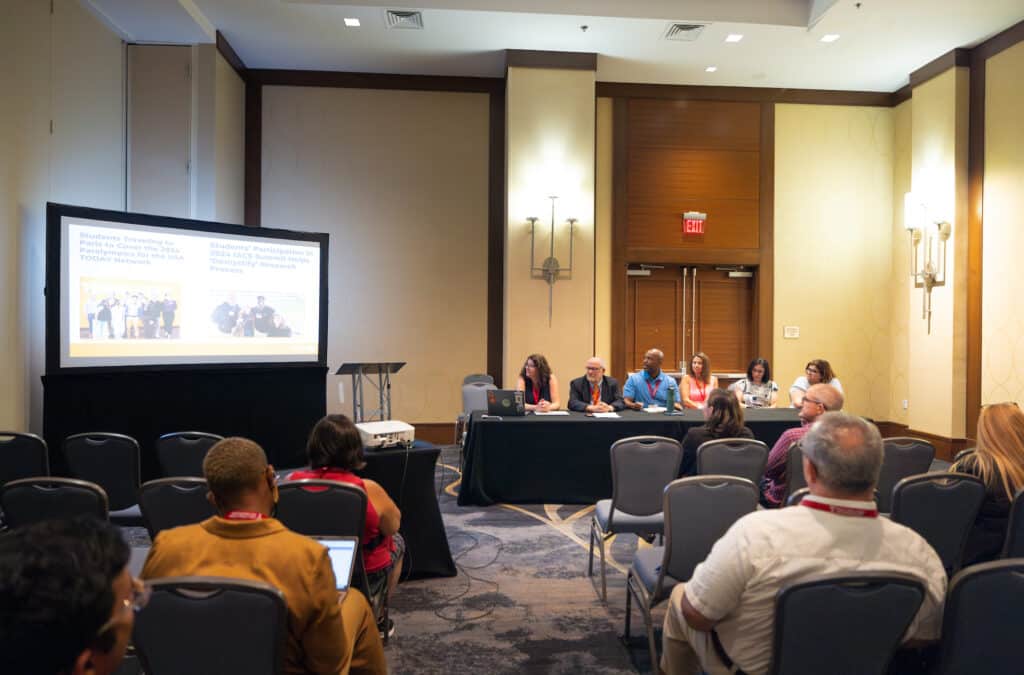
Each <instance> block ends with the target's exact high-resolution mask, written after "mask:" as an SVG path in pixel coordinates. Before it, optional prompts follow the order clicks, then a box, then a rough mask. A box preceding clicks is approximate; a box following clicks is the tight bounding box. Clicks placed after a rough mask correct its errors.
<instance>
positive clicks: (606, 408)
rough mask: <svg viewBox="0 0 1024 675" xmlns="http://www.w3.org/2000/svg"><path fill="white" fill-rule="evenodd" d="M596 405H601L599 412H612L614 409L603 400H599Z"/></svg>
mask: <svg viewBox="0 0 1024 675" xmlns="http://www.w3.org/2000/svg"><path fill="white" fill-rule="evenodd" d="M598 405H599V406H600V407H601V412H613V411H614V410H615V408H613V407H612V406H611V404H609V403H605V402H604V401H601V402H600V403H598Z"/></svg>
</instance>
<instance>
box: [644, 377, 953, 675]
mask: <svg viewBox="0 0 1024 675" xmlns="http://www.w3.org/2000/svg"><path fill="white" fill-rule="evenodd" d="M808 394H812V392H811V391H808ZM803 448H804V461H803V468H804V476H805V477H806V479H807V486H808V488H809V489H810V494H809V495H808V496H806V497H804V499H803V501H802V502H801V504H800V506H793V507H790V508H786V509H781V510H778V511H756V512H754V513H751V514H748V515H746V516H744V517H743V518H740V519H739V520H738V521H737V522H736V523H735V524H734V525H733V526H732V527H731V528H729V530H728V532H726V533H725V535H724V536H723V537H722V538H721V539H719V540H718V541H717V542H716V543H715V545H714V547H712V549H711V553H709V554H708V557H707V559H706V560H704V562H702V563H701V564H699V565H698V566H697V568H696V569H695V570H694V572H693V576H692V577H691V578H690V580H689V581H687V582H686V583H685V584H679V585H677V586H676V587H675V588H674V589H673V590H672V596H671V598H670V600H669V606H668V611H667V612H666V614H665V629H664V633H663V636H664V637H663V644H664V655H663V657H662V669H663V670H664V671H665V672H667V673H669V674H670V675H675V674H677V673H687V674H689V673H699V672H701V669H703V670H704V671H705V672H707V673H710V674H711V675H717V674H718V673H729V672H734V671H733V670H732V668H733V667H735V668H739V669H741V670H742V671H743V672H746V673H750V674H751V675H756V674H760V673H765V672H766V671H767V670H768V668H769V665H770V661H771V655H772V633H773V630H774V618H775V596H776V594H777V593H778V591H779V589H781V588H782V587H784V586H788V585H790V584H794V583H798V582H801V581H806V580H808V579H811V578H814V577H819V576H821V575H825V574H835V573H841V572H854V571H872V572H881V573H885V572H898V573H902V574H909V575H911V576H913V577H916V578H918V579H920V580H921V581H922V582H923V583H924V585H925V599H924V602H923V603H922V604H921V608H920V610H918V613H917V615H916V616H915V617H914V621H913V622H912V623H911V625H910V628H909V629H908V631H907V634H906V638H907V639H914V640H915V641H918V640H935V639H937V638H938V637H939V629H940V624H941V621H942V603H943V599H944V596H945V593H946V572H945V570H944V569H943V567H942V562H941V561H940V560H939V556H938V554H936V553H935V551H934V550H933V549H932V547H931V546H929V545H928V543H927V542H926V541H925V540H924V539H923V538H922V537H921V536H920V535H919V534H917V533H916V532H914V531H912V530H910V529H909V528H907V527H904V526H902V525H899V524H897V523H894V522H892V521H891V520H889V519H888V518H879V517H878V511H877V508H876V506H875V503H874V491H875V485H876V483H877V482H878V474H879V472H880V471H881V467H882V454H883V451H882V438H881V436H880V435H879V433H878V429H876V428H875V426H874V425H873V424H871V423H870V422H866V421H865V420H863V419H861V418H859V417H854V416H852V415H844V414H842V413H829V414H827V415H823V416H822V417H821V419H820V420H819V421H818V422H817V423H815V424H814V426H813V427H812V428H811V430H810V431H809V432H808V433H807V435H806V436H805V437H804V442H803ZM733 664H734V665H733Z"/></svg>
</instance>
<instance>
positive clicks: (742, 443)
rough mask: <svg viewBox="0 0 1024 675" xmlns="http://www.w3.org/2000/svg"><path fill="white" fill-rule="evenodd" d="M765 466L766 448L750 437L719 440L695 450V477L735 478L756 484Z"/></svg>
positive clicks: (766, 460)
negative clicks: (710, 475)
mask: <svg viewBox="0 0 1024 675" xmlns="http://www.w3.org/2000/svg"><path fill="white" fill-rule="evenodd" d="M767 463H768V446H767V445H765V444H764V443H762V442H761V441H755V440H754V439H752V438H720V439H718V440H714V441H708V442H707V443H701V444H700V447H698V448H697V474H698V475H702V474H714V475H718V476H738V477H739V478H746V479H747V480H749V481H751V482H752V483H754V485H757V484H758V483H759V482H760V481H761V477H762V476H764V467H765V464H767Z"/></svg>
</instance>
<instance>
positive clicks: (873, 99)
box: [596, 82, 892, 108]
mask: <svg viewBox="0 0 1024 675" xmlns="http://www.w3.org/2000/svg"><path fill="white" fill-rule="evenodd" d="M596 95H597V96H609V97H612V98H660V99H686V100H690V101H744V102H754V103H813V104H817V105H863V106H876V107H883V108H888V107H890V106H891V105H892V93H890V92H887V91H833V90H828V89H770V88H766V87H707V86H702V85H690V84H633V83H630V82H598V83H597V92H596Z"/></svg>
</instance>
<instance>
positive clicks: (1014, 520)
mask: <svg viewBox="0 0 1024 675" xmlns="http://www.w3.org/2000/svg"><path fill="white" fill-rule="evenodd" d="M1022 495H1024V488H1022V489H1020V490H1017V494H1015V495H1014V496H1013V504H1012V505H1011V506H1010V523H1009V525H1008V526H1007V528H1006V541H1005V542H1003V557H1004V558H1024V497H1022Z"/></svg>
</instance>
